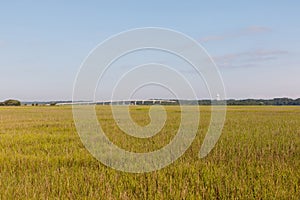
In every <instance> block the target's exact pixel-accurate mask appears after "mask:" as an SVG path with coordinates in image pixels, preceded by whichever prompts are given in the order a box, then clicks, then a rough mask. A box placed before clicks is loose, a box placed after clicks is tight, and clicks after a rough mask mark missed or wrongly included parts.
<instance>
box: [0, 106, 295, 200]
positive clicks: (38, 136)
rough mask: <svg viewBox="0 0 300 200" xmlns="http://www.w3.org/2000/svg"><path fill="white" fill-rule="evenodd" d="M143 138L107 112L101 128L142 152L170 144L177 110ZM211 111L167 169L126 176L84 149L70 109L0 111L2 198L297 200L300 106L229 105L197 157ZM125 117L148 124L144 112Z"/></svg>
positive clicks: (101, 110) (101, 113) (103, 109)
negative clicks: (211, 142) (206, 149)
mask: <svg viewBox="0 0 300 200" xmlns="http://www.w3.org/2000/svg"><path fill="white" fill-rule="evenodd" d="M166 109H167V113H168V121H167V124H166V126H165V127H164V129H163V130H162V131H161V132H160V133H159V134H157V135H156V136H154V137H152V138H150V139H148V140H146V139H137V138H132V137H130V136H126V135H125V134H123V133H122V132H121V131H120V130H119V129H118V127H117V126H116V123H115V122H114V120H113V118H112V114H111V112H110V107H109V106H98V107H97V113H98V117H99V122H100V123H101V125H102V126H103V129H104V130H105V131H106V132H107V135H108V137H109V138H110V139H111V140H112V141H113V142H114V143H115V144H117V145H119V146H120V147H122V148H124V149H127V150H130V151H135V152H147V151H153V150H155V149H158V148H161V147H163V146H164V145H166V144H168V143H169V142H170V141H171V140H172V137H173V136H174V135H175V131H176V130H177V128H178V126H179V117H180V109H179V107H176V106H167V107H166ZM209 111H210V108H209V107H201V121H200V125H201V126H200V128H199V131H198V135H197V137H196V139H195V141H194V142H193V144H192V145H191V147H190V148H189V149H188V150H187V151H186V153H185V154H184V155H183V156H182V157H181V158H179V159H178V160H177V161H175V162H174V163H173V164H171V165H170V166H168V167H166V168H164V169H162V170H158V171H155V172H151V173H143V174H131V173H124V172H120V171H116V170H114V169H111V168H109V167H106V166H104V165H103V164H101V163H100V162H99V161H97V160H96V159H95V158H93V157H92V156H91V155H90V154H89V152H88V151H87V150H86V149H85V148H84V146H83V144H82V143H81V141H80V138H79V136H78V134H77V132H76V129H75V126H74V122H73V119H72V109H71V107H69V106H61V107H59V106H54V107H46V106H38V107H0V199H47V198H49V199H53V198H60V199H66V198H67V199H68V198H69V199H299V198H300V170H299V169H300V107H280V106H278V107H274V106H259V107H255V106H248V107H246V106H230V107H228V110H227V118H226V122H225V126H224V129H223V133H222V136H221V138H220V140H219V141H218V143H217V145H216V146H215V148H214V149H213V151H212V152H211V153H210V154H209V155H208V156H207V157H206V158H204V159H199V158H198V152H199V148H200V146H201V144H202V141H203V138H204V136H205V134H206V131H207V128H208V124H209V120H210V112H209ZM131 115H132V117H133V119H135V121H136V122H137V123H139V124H141V125H146V124H147V123H149V116H148V107H146V106H133V107H132V108H131Z"/></svg>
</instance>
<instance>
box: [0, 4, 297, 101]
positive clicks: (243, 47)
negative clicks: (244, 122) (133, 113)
mask: <svg viewBox="0 0 300 200" xmlns="http://www.w3.org/2000/svg"><path fill="white" fill-rule="evenodd" d="M220 2H221V1H189V2H182V3H179V2H176V1H6V2H4V1H2V2H1V3H0V24H1V28H0V71H1V73H0V80H1V84H0V91H1V92H0V101H1V100H5V99H8V98H15V99H20V100H23V101H26V100H70V99H71V98H72V90H73V83H74V79H75V77H76V74H77V71H78V70H79V67H80V64H81V63H82V61H83V60H84V59H85V58H86V56H87V55H88V53H89V52H90V51H91V50H92V49H93V48H94V47H95V46H96V45H97V44H98V43H100V42H102V41H103V40H105V39H106V38H108V37H110V36H111V35H114V34H117V33H119V32H121V31H125V30H128V29H132V28H139V27H163V28H169V29H174V30H177V31H180V32H182V33H184V34H187V35H188V36H190V37H192V38H194V39H195V40H197V41H198V42H199V43H200V44H201V45H202V46H203V47H205V49H206V50H207V51H208V53H209V54H210V55H211V56H212V58H213V59H214V60H215V62H216V64H217V65H218V67H219V69H220V72H221V75H222V77H223V80H224V84H225V88H226V93H227V97H228V98H273V97H291V98H299V97H300V87H299V86H300V78H299V75H300V48H299V47H300V37H299V36H300V20H299V19H300V12H299V8H300V3H299V2H297V1H247V2H245V1H222V2H221V3H220ZM107 84H109V83H107ZM148 92H149V91H148ZM151 95H153V97H155V92H154V93H153V94H151ZM147 97H148V96H147Z"/></svg>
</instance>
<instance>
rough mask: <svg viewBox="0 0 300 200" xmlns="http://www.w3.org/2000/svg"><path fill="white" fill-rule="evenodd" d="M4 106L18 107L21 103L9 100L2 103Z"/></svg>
mask: <svg viewBox="0 0 300 200" xmlns="http://www.w3.org/2000/svg"><path fill="white" fill-rule="evenodd" d="M3 103H4V105H5V106H20V105H21V102H20V101H18V100H13V99H9V100H6V101H4V102H3Z"/></svg>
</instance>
